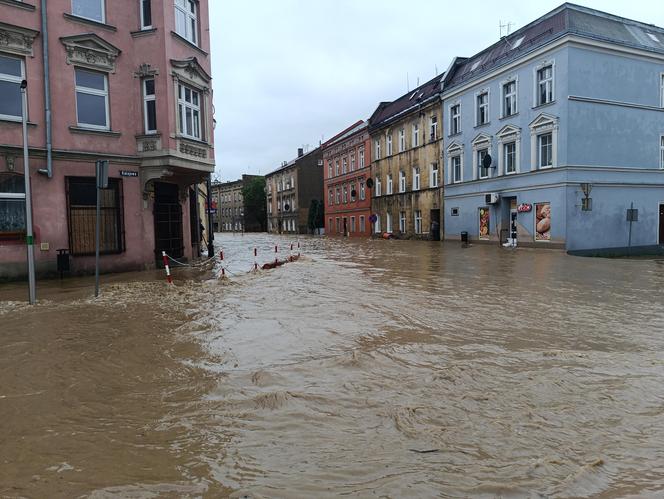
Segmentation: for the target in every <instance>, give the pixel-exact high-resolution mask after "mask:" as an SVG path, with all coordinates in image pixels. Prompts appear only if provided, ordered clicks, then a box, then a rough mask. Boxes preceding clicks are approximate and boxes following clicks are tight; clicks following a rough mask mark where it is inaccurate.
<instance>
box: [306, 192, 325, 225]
mask: <svg viewBox="0 0 664 499" xmlns="http://www.w3.org/2000/svg"><path fill="white" fill-rule="evenodd" d="M307 225H308V226H309V230H311V232H312V233H316V229H320V228H323V227H325V205H324V204H323V202H322V201H319V200H317V199H312V200H311V205H310V206H309V219H308V224H307Z"/></svg>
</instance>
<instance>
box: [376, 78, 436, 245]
mask: <svg viewBox="0 0 664 499" xmlns="http://www.w3.org/2000/svg"><path fill="white" fill-rule="evenodd" d="M441 81H442V76H436V77H435V78H434V79H432V80H430V81H428V82H427V83H425V84H424V85H421V86H419V87H417V88H416V89H415V90H413V91H410V92H408V93H407V94H405V95H403V96H401V97H399V98H398V99H397V100H395V101H392V102H381V103H380V104H379V106H378V108H377V109H376V110H375V111H374V113H373V115H372V116H371V118H370V119H369V133H370V135H371V145H372V159H373V162H372V165H371V172H372V177H373V184H374V185H373V197H372V199H371V206H372V211H373V214H374V215H375V217H376V221H375V222H374V223H373V233H374V234H376V235H385V234H390V235H393V236H395V237H400V238H409V239H434V240H440V236H441V234H442V223H441V209H442V203H443V180H442V168H441V165H440V158H441V142H442V140H441V139H442V135H441V121H442V117H441V112H442V109H441V103H440V92H441Z"/></svg>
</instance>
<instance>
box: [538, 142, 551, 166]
mask: <svg viewBox="0 0 664 499" xmlns="http://www.w3.org/2000/svg"><path fill="white" fill-rule="evenodd" d="M537 166H538V167H539V168H547V167H549V166H553V137H552V135H551V134H550V133H544V134H542V135H538V136H537Z"/></svg>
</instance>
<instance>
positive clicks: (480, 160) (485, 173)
mask: <svg viewBox="0 0 664 499" xmlns="http://www.w3.org/2000/svg"><path fill="white" fill-rule="evenodd" d="M476 154H477V165H478V168H479V169H480V178H481V179H482V178H489V169H488V168H485V167H484V158H485V157H486V155H487V154H489V150H488V149H480V150H479V151H477V152H476Z"/></svg>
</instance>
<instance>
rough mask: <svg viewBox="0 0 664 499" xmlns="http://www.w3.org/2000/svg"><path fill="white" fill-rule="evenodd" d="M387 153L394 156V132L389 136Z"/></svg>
mask: <svg viewBox="0 0 664 499" xmlns="http://www.w3.org/2000/svg"><path fill="white" fill-rule="evenodd" d="M387 155H388V156H392V134H389V135H388V136H387Z"/></svg>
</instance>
